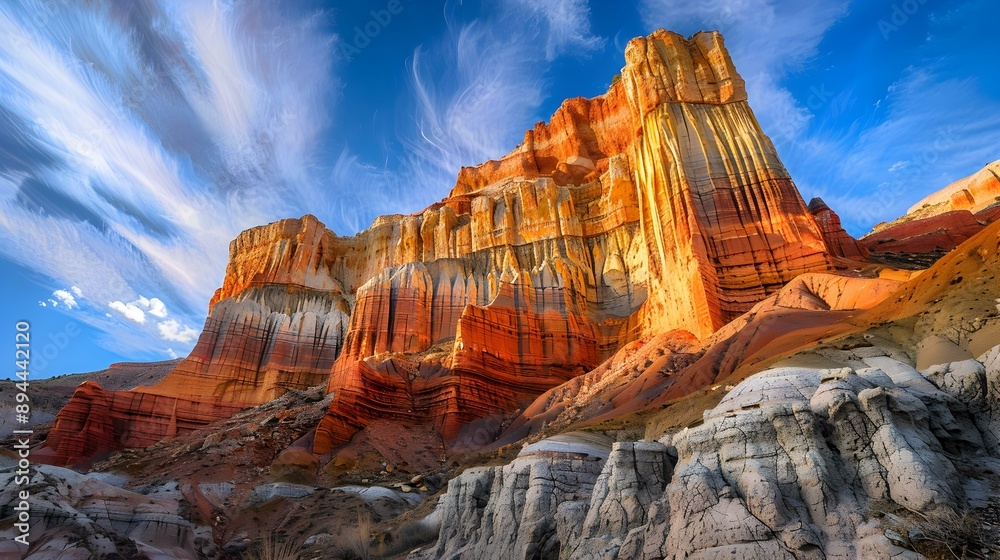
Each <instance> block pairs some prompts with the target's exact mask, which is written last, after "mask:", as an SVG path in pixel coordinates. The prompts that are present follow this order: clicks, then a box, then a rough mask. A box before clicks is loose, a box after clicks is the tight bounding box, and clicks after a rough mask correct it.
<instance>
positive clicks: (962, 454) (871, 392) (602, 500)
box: [413, 346, 1000, 560]
mask: <svg viewBox="0 0 1000 560" xmlns="http://www.w3.org/2000/svg"><path fill="white" fill-rule="evenodd" d="M843 352H845V353H850V354H852V355H851V356H847V358H850V359H849V360H847V361H849V362H850V363H852V364H855V366H854V367H849V368H841V369H810V368H797V367H795V368H792V367H786V368H776V369H771V370H768V371H764V372H761V373H759V374H756V375H754V376H751V377H750V378H748V379H746V380H744V381H743V382H741V383H740V384H739V385H737V386H736V387H735V388H734V389H733V390H732V391H731V392H730V393H729V394H728V395H727V396H726V397H725V398H724V399H723V400H722V401H721V402H720V403H719V405H718V406H716V407H715V408H714V409H712V410H708V411H706V412H705V420H704V423H703V424H701V425H700V426H697V427H695V428H690V429H685V430H683V431H681V432H679V433H676V434H673V436H668V437H666V438H664V439H665V440H666V441H663V442H659V443H657V442H620V443H615V444H614V446H613V448H612V449H611V452H610V453H609V455H608V457H607V459H605V460H602V459H600V458H596V457H593V456H584V455H581V454H577V455H574V454H573V453H571V452H570V450H566V451H565V452H537V453H529V454H524V452H522V455H521V456H519V457H518V458H517V459H515V460H514V461H513V462H512V463H510V464H508V465H506V466H503V467H489V468H479V469H470V470H469V471H466V472H465V473H464V474H463V475H461V476H459V477H458V478H456V479H454V480H452V482H451V484H450V485H449V489H448V493H447V494H446V495H445V496H444V497H443V498H442V499H441V501H440V502H439V504H438V510H437V514H438V515H440V518H441V520H442V531H441V534H440V537H439V539H438V541H437V543H436V544H435V545H434V546H433V548H430V549H428V550H427V551H424V552H420V551H418V552H416V553H414V555H413V558H438V557H441V558H587V559H591V558H593V559H597V558H602V559H615V558H622V559H624V558H650V559H660V558H706V559H707V558H739V559H762V560H763V559H771V558H800V559H807V558H845V559H846V558H921V556H920V555H919V554H917V553H916V552H913V551H911V550H907V549H904V548H901V547H899V546H897V545H896V544H894V543H893V542H891V541H890V540H889V539H888V538H887V537H886V536H885V534H886V533H885V530H884V528H883V527H881V526H880V524H879V520H878V519H877V516H876V513H875V509H874V506H875V505H876V504H891V505H892V506H893V507H899V508H903V509H906V510H910V511H913V512H919V513H922V514H927V513H933V512H935V511H939V510H940V511H944V510H963V509H967V508H970V507H974V506H975V503H981V502H983V499H984V498H983V496H979V495H973V494H974V493H970V490H969V489H970V488H978V489H982V488H988V487H990V484H989V483H986V482H984V481H986V480H987V479H989V478H990V477H995V474H996V473H998V472H1000V457H998V451H1000V450H998V439H997V433H998V428H1000V425H998V424H1000V398H998V397H1000V346H997V347H994V348H993V349H992V350H990V351H989V352H987V353H986V354H984V355H983V356H981V357H980V358H979V359H978V360H965V361H960V362H953V363H949V364H944V365H940V366H934V367H932V368H929V369H928V370H926V371H925V372H920V371H917V370H916V369H914V368H913V367H912V366H910V365H908V364H906V363H904V362H902V361H899V360H898V359H894V358H892V357H890V356H888V355H886V353H885V352H883V351H881V350H880V349H879V348H876V347H867V348H858V349H853V350H845V351H843ZM539 447H541V448H543V449H544V448H545V447H544V446H538V445H537V444H536V446H535V448H536V449H537V448H539ZM550 448H551V446H550ZM997 491H998V490H997V489H996V488H993V489H992V490H988V491H987V493H988V495H987V496H986V498H985V500H986V501H987V502H994V503H995V502H996V501H997V500H1000V495H998V494H997ZM977 492H978V491H977ZM880 507H881V506H880Z"/></svg>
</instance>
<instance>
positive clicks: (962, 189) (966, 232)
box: [861, 161, 1000, 253]
mask: <svg viewBox="0 0 1000 560" xmlns="http://www.w3.org/2000/svg"><path fill="white" fill-rule="evenodd" d="M998 219H1000V161H995V162H993V163H991V164H989V165H987V166H986V167H984V168H983V169H980V170H979V171H977V172H976V173H973V174H972V175H970V176H968V177H965V178H964V179H959V180H958V181H955V182H954V183H952V184H950V185H948V186H947V187H945V188H943V189H941V190H939V191H937V192H935V193H933V194H931V195H930V196H928V197H926V198H924V199H923V200H921V201H920V202H918V203H917V204H915V205H913V206H912V207H911V208H910V209H909V210H908V211H907V213H906V214H905V215H904V216H902V217H900V218H898V219H896V220H893V221H892V222H889V223H882V224H878V225H876V226H875V228H874V229H873V230H872V232H871V233H869V234H868V235H866V236H865V237H863V238H862V239H861V242H862V243H863V244H864V245H865V246H867V247H868V249H870V250H871V251H872V252H874V253H931V252H935V251H937V252H939V253H940V252H947V251H950V250H952V249H954V248H955V247H957V246H958V245H960V244H961V243H962V242H964V241H965V240H966V239H969V238H970V237H972V236H973V235H975V234H976V233H979V232H980V231H982V229H983V228H984V227H986V226H987V225H989V224H991V223H993V222H995V221H997V220H998Z"/></svg>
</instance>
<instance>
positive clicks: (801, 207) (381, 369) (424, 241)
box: [47, 30, 849, 462]
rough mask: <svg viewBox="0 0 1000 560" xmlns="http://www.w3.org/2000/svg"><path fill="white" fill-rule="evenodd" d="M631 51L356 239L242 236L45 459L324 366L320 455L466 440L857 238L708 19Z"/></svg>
mask: <svg viewBox="0 0 1000 560" xmlns="http://www.w3.org/2000/svg"><path fill="white" fill-rule="evenodd" d="M625 54H626V65H625V67H624V68H623V70H622V79H621V80H620V81H617V82H616V83H615V84H614V85H612V86H611V88H610V90H609V91H608V92H607V93H606V94H605V95H602V96H599V97H596V98H593V99H572V100H568V101H566V102H565V103H564V104H563V105H562V107H560V108H559V110H558V111H556V113H555V114H554V115H553V117H552V119H551V121H550V122H549V123H540V124H538V125H536V126H535V128H534V129H532V130H530V131H528V132H527V133H526V135H525V140H524V142H523V143H522V144H521V145H520V146H519V147H518V148H516V149H515V150H514V151H513V152H511V153H510V154H509V155H507V156H505V157H504V158H502V159H501V160H499V161H490V162H487V163H484V164H482V165H480V166H478V167H473V168H465V169H463V170H462V171H461V173H459V176H458V179H457V182H456V185H455V187H454V188H453V190H452V192H451V194H450V195H449V196H448V197H447V198H446V199H444V200H443V201H442V202H440V203H437V204H434V205H432V206H431V207H429V208H427V209H425V210H424V211H423V212H420V213H417V214H413V215H409V216H387V217H382V218H379V219H377V220H376V221H375V223H374V224H373V225H372V227H371V228H369V229H367V230H365V231H363V232H361V233H359V234H357V235H355V236H353V237H339V236H337V235H335V234H334V233H333V232H331V231H329V230H327V229H326V228H325V227H324V226H323V224H321V223H320V222H319V221H318V220H317V219H316V218H314V217H312V216H304V217H303V218H301V219H299V220H282V221H280V222H276V223H273V224H270V225H267V226H262V227H259V228H254V229H251V230H248V231H246V232H244V233H242V234H240V236H239V237H238V238H237V239H236V240H235V241H233V243H232V245H231V247H230V261H229V265H228V267H227V270H226V278H225V281H224V283H223V286H222V287H221V288H220V289H219V290H218V291H217V292H216V294H215V296H214V297H213V299H212V302H211V304H210V311H211V312H210V315H209V317H208V320H207V321H206V325H205V329H204V331H203V333H202V336H201V338H200V339H199V342H198V344H197V346H196V348H195V349H194V351H193V352H192V353H191V355H190V356H189V357H188V358H187V359H186V360H184V361H183V362H182V363H181V364H180V365H179V366H178V367H177V368H176V369H175V370H174V371H173V372H171V374H170V375H169V376H168V377H167V378H166V379H165V380H164V381H163V382H161V383H159V384H157V385H155V386H153V387H150V388H142V389H141V390H137V391H133V392H131V393H128V394H117V393H111V394H108V393H106V392H104V391H103V390H101V389H100V388H98V387H94V386H86V387H81V388H80V390H79V398H77V399H74V401H73V402H71V403H70V404H69V405H68V406H67V407H66V409H65V410H64V411H63V412H62V413H61V414H60V416H59V418H58V420H57V424H56V427H55V429H54V430H53V437H52V438H51V441H50V442H49V447H50V449H51V451H49V452H47V453H48V455H49V456H51V457H53V460H54V461H55V462H65V461H75V460H80V459H81V458H85V457H87V456H88V455H89V454H93V453H94V452H96V451H99V450H104V449H111V448H115V447H121V446H141V445H148V444H149V443H151V442H153V441H156V440H157V439H159V438H164V437H172V436H173V435H176V434H177V433H183V432H185V431H189V430H191V429H193V428H194V427H197V426H200V425H204V424H205V423H207V422H210V421H213V420H217V419H219V418H224V417H226V416H228V415H229V414H231V413H232V411H233V410H235V409H238V408H241V407H245V406H251V405H254V404H259V403H261V402H265V401H267V400H269V399H271V398H274V397H275V396H277V395H279V394H280V393H281V392H283V391H285V390H287V389H301V388H304V387H308V386H311V385H317V384H322V383H326V385H327V390H328V391H329V392H330V393H332V394H333V395H334V397H333V399H334V400H333V403H332V404H331V407H330V412H329V414H328V415H327V417H326V418H325V419H324V420H323V421H322V422H321V423H320V425H319V426H318V428H317V433H316V436H315V441H314V445H313V451H314V452H316V453H317V454H325V453H328V452H329V451H331V450H333V449H334V448H336V447H337V446H339V445H342V444H344V443H346V442H347V441H348V440H350V438H351V437H352V436H353V435H354V434H355V433H356V432H358V430H359V429H361V428H362V427H364V426H365V425H367V424H368V423H370V422H371V421H373V420H376V419H391V420H401V421H405V422H406V423H409V424H413V423H421V422H431V423H433V424H434V425H435V426H436V427H437V429H438V430H439V431H440V432H441V433H442V435H443V436H444V437H445V439H446V441H448V442H449V443H450V444H459V445H462V444H464V443H467V442H462V441H461V440H462V428H463V426H466V425H468V424H469V423H470V422H473V421H475V420H476V419H479V418H484V417H489V416H493V415H503V414H509V413H511V412H513V411H516V410H518V409H519V408H520V407H521V406H523V405H524V404H526V403H528V402H530V401H531V400H532V399H534V398H535V397H536V396H537V395H538V394H540V393H542V392H544V391H546V390H547V389H550V388H552V387H554V386H556V385H559V384H561V383H563V382H565V381H567V380H569V379H572V378H574V377H576V376H578V375H581V374H583V373H585V372H587V371H589V370H591V369H593V368H594V367H596V366H597V365H598V364H600V363H601V362H602V361H604V360H605V359H607V358H609V357H610V356H611V355H613V354H614V353H615V352H616V351H618V350H619V349H620V348H622V347H623V346H624V345H625V344H627V343H629V342H630V341H633V340H636V339H637V338H640V337H648V336H653V335H656V334H659V333H664V332H668V331H685V332H687V333H690V334H691V335H693V336H694V337H695V338H699V339H704V338H706V337H709V336H710V335H711V334H712V333H713V332H715V331H716V330H717V329H719V328H720V327H722V326H723V325H725V324H726V323H728V322H729V321H731V320H733V319H735V318H736V317H739V316H740V315H741V314H743V313H745V312H747V311H749V310H750V309H751V308H752V307H753V306H754V305H755V304H756V303H757V302H759V301H761V300H763V299H765V298H766V297H768V296H769V295H771V294H773V293H775V292H777V291H778V290H779V289H780V288H781V287H782V286H783V285H785V284H786V283H787V282H788V281H790V280H792V279H793V278H795V277H796V276H798V275H800V274H802V273H805V272H815V271H825V270H829V269H831V268H832V267H833V263H834V257H835V256H841V253H845V251H846V252H849V247H848V244H847V243H846V240H844V239H843V238H842V237H836V236H834V237H831V235H834V234H836V232H835V231H834V229H831V228H830V227H829V224H827V225H825V226H824V227H820V225H819V224H817V221H816V219H815V218H814V217H813V215H812V214H811V213H810V212H809V209H808V208H807V207H806V205H805V203H804V202H803V200H802V198H801V197H800V195H799V194H798V192H797V191H796V189H795V186H794V185H793V183H792V181H791V179H790V178H789V176H788V173H787V171H786V170H785V169H784V167H783V166H782V164H781V162H780V160H779V158H778V156H777V154H776V152H775V150H774V146H773V145H772V144H771V142H770V140H769V139H768V138H767V137H766V136H765V135H764V134H763V132H762V131H761V130H760V127H759V126H758V124H757V122H756V119H755V118H754V115H753V112H752V111H751V109H750V107H749V105H748V104H747V102H746V92H745V89H744V85H743V80H742V79H741V78H740V76H739V74H738V73H737V72H736V70H735V68H734V67H733V64H732V61H731V59H730V57H729V54H728V53H727V51H726V49H725V46H724V45H723V42H722V37H721V36H720V35H719V34H718V33H708V32H703V33H698V34H696V35H695V36H694V37H692V38H691V39H685V38H684V37H682V36H680V35H677V34H674V33H669V32H666V31H663V30H659V31H657V32H655V33H653V34H652V35H650V36H649V37H645V38H638V39H635V40H633V41H631V42H630V43H629V45H628V48H627V49H626V53H625ZM831 232H833V233H831ZM830 240H833V241H835V242H836V243H837V249H836V251H834V252H833V253H832V254H831V252H830V251H828V248H827V244H828V243H830V242H831V241H830ZM78 433H83V434H85V435H82V436H79V435H76V434H78ZM491 435H492V436H495V435H496V434H491Z"/></svg>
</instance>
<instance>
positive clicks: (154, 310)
mask: <svg viewBox="0 0 1000 560" xmlns="http://www.w3.org/2000/svg"><path fill="white" fill-rule="evenodd" d="M149 314H150V315H152V316H154V317H159V318H161V319H163V318H164V317H166V316H167V306H166V305H164V303H163V302H162V301H160V299H159V298H150V299H149Z"/></svg>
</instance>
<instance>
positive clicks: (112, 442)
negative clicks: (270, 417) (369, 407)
mask: <svg viewBox="0 0 1000 560" xmlns="http://www.w3.org/2000/svg"><path fill="white" fill-rule="evenodd" d="M353 252H354V251H353V249H352V248H351V247H344V245H343V244H342V243H340V244H338V238H336V236H334V235H333V234H332V233H331V232H329V231H328V230H327V229H326V228H325V227H324V226H323V224H322V223H320V222H319V221H318V220H317V219H316V218H314V217H312V216H305V217H303V218H302V219H301V220H282V221H280V222H275V223H273V224H270V225H268V226H264V227H260V228H255V229H253V230H248V231H247V232H244V233H243V234H241V235H240V237H239V238H237V239H236V240H235V241H234V242H233V243H232V245H231V246H230V264H229V269H228V270H227V275H226V282H225V284H224V286H223V288H221V289H220V290H219V291H218V292H217V293H216V299H215V300H213V302H212V308H211V311H210V313H209V316H208V319H207V320H206V321H205V327H204V330H203V331H202V333H201V336H200V337H199V339H198V343H197V345H196V346H195V348H194V350H193V351H192V352H191V354H190V355H189V356H188V357H187V358H186V359H184V360H182V361H181V362H180V363H178V364H177V365H176V367H174V368H173V369H172V370H171V371H170V373H168V374H167V375H166V376H165V377H164V378H163V379H162V380H160V381H158V382H156V383H154V384H152V385H150V386H141V387H136V388H134V389H132V390H129V391H107V390H104V389H102V388H101V386H100V385H99V384H98V383H95V382H92V381H91V382H87V383H84V384H82V385H81V386H80V387H78V388H77V390H76V392H75V393H74V395H73V398H72V399H70V401H69V403H67V405H66V406H65V407H64V408H63V409H62V410H61V411H60V412H59V414H58V415H57V416H56V423H55V425H54V427H53V429H52V431H51V433H50V435H49V438H48V439H47V441H46V444H45V448H44V449H41V450H38V452H37V457H38V458H39V459H41V460H45V461H47V462H51V463H54V464H59V465H62V464H67V463H77V462H81V461H85V460H87V459H89V458H91V457H93V456H94V455H95V454H97V453H100V452H104V451H109V450H114V449H121V448H123V447H144V446H148V445H151V444H153V443H156V442H157V441H160V440H161V439H166V438H172V437H176V436H177V435H180V434H184V433H188V432H190V431H193V430H195V429H197V428H199V427H202V426H205V425H206V424H209V423H211V422H214V421H217V420H220V419H223V418H228V417H229V416H231V415H232V414H233V413H234V412H235V411H237V410H239V409H241V408H244V407H247V406H253V405H256V404H260V403H264V402H267V401H269V400H271V399H274V398H275V397H278V396H280V395H281V394H282V393H283V392H284V391H285V390H287V389H305V388H308V387H312V386H315V385H321V384H323V383H325V382H326V379H327V376H328V375H329V372H330V368H331V367H332V366H333V362H334V360H335V359H336V357H337V355H338V354H339V352H340V348H341V346H342V345H343V339H344V334H345V331H346V327H347V322H348V313H349V311H350V299H349V298H350V294H349V293H346V292H345V290H344V289H343V287H342V284H341V281H340V280H336V281H335V280H333V279H332V277H331V274H330V273H329V272H328V268H327V265H326V262H327V261H322V260H318V258H317V257H318V256H322V255H327V256H330V255H338V256H343V255H352V254H353ZM317 263H320V264H317ZM352 264H353V263H352ZM346 267H347V265H345V268H346ZM350 288H351V286H350V285H348V289H350ZM98 381H100V380H98Z"/></svg>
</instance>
